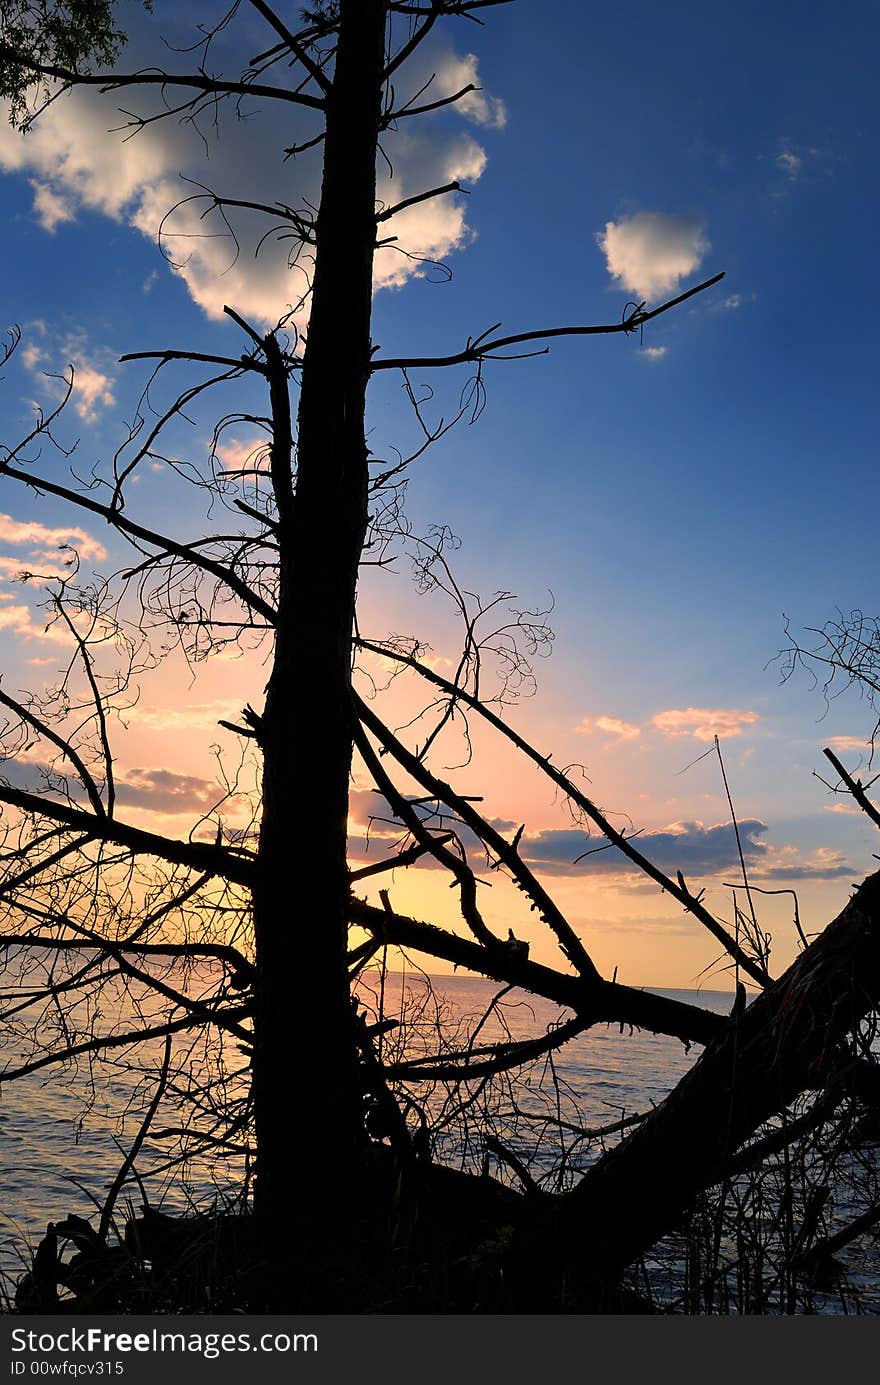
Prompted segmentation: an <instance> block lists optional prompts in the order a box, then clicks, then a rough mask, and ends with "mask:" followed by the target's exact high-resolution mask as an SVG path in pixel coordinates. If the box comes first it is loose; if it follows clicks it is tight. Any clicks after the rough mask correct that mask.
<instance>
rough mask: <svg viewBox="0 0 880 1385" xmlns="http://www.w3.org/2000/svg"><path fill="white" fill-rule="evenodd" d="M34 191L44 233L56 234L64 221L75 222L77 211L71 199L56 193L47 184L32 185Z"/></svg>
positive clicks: (36, 209) (35, 205)
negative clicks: (57, 227) (56, 230)
mask: <svg viewBox="0 0 880 1385" xmlns="http://www.w3.org/2000/svg"><path fill="white" fill-rule="evenodd" d="M31 187H32V188H33V190H34V211H35V212H36V214H37V219H38V221H39V223H40V225H41V226H42V228H43V230H44V231H48V232H49V233H50V234H54V232H55V228H56V226H58V225H59V224H60V223H61V222H63V221H75V220H76V209H75V207H74V206H73V204H72V202H71V200H70V198H68V197H63V196H62V195H61V194H60V193H58V192H55V191H54V190H53V189H52V188H50V187H49V185H48V184H47V183H35V182H32V183H31Z"/></svg>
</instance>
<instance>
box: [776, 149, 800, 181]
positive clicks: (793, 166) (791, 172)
mask: <svg viewBox="0 0 880 1385" xmlns="http://www.w3.org/2000/svg"><path fill="white" fill-rule="evenodd" d="M803 166H804V161H803V159H802V158H801V156H800V154H796V153H795V152H794V150H793V149H783V150H782V152H781V153H780V154H777V155H776V167H777V168H781V169H782V172H783V173H784V174H785V176H786V177H787V178H789V179H790V180H791V181H792V182H793V183H794V182H796V181H797V178H798V175H799V174H800V171H801V169H802V168H803Z"/></svg>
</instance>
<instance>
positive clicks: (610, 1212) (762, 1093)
mask: <svg viewBox="0 0 880 1385" xmlns="http://www.w3.org/2000/svg"><path fill="white" fill-rule="evenodd" d="M878 1002H880V873H878V874H876V875H872V876H870V877H869V878H868V879H867V880H866V881H865V882H864V883H863V884H862V885H861V886H860V888H859V889H858V891H857V892H856V894H855V895H854V896H853V898H852V899H851V900H850V901H849V903H848V904H847V906H846V908H845V909H844V910H843V911H842V913H841V914H840V915H839V916H838V917H837V918H836V919H835V920H834V921H833V922H832V923H830V924H829V925H828V927H827V928H826V929H825V930H824V932H823V933H821V934H820V935H819V937H818V938H816V940H815V941H814V942H813V943H811V945H810V946H809V947H808V948H807V949H806V950H805V951H804V952H803V953H802V954H801V956H800V957H798V959H797V960H796V961H795V962H794V963H793V964H792V966H791V967H789V969H788V971H787V972H785V974H784V975H783V976H782V977H780V979H779V980H778V981H777V982H775V984H774V985H772V986H770V987H769V988H768V989H767V990H766V991H764V992H763V993H762V994H761V995H759V996H758V997H757V999H756V1000H755V1001H754V1002H753V1003H752V1004H751V1005H750V1006H749V1008H748V1009H746V1010H744V1011H743V1012H742V1013H741V1014H738V1015H734V1016H732V1017H731V1020H730V1022H729V1024H728V1026H727V1030H726V1032H725V1033H723V1034H721V1035H719V1037H718V1038H717V1039H714V1040H713V1041H712V1042H711V1043H710V1044H709V1045H708V1047H707V1048H706V1050H705V1052H704V1053H703V1055H702V1057H701V1058H700V1059H699V1061H698V1062H697V1063H696V1064H695V1065H694V1067H693V1068H692V1069H691V1071H690V1072H689V1073H688V1074H687V1076H686V1077H685V1078H683V1080H682V1081H681V1082H679V1084H678V1085H677V1086H676V1087H675V1089H674V1090H673V1091H672V1092H671V1093H670V1095H669V1096H668V1097H667V1098H666V1100H665V1101H664V1102H662V1103H661V1104H660V1105H659V1106H658V1107H657V1109H656V1110H655V1111H653V1112H652V1113H651V1114H650V1115H649V1116H648V1118H647V1119H646V1120H644V1121H643V1122H642V1123H641V1125H639V1127H638V1128H637V1130H636V1131H635V1132H634V1133H633V1134H632V1135H630V1136H629V1137H628V1138H627V1139H626V1140H624V1141H622V1143H621V1144H620V1145H618V1146H617V1147H616V1148H615V1149H613V1150H611V1151H610V1152H609V1153H608V1154H607V1155H605V1156H604V1158H602V1159H600V1160H599V1162H598V1163H597V1164H595V1165H594V1166H593V1168H592V1169H591V1170H590V1171H589V1172H588V1173H587V1174H586V1175H585V1176H584V1178H583V1179H582V1181H581V1183H580V1184H579V1185H578V1186H577V1187H576V1188H575V1189H574V1190H573V1191H572V1192H571V1193H570V1194H568V1195H567V1196H566V1197H565V1198H563V1199H562V1200H561V1207H562V1215H561V1216H559V1217H558V1218H555V1219H554V1220H555V1221H556V1229H555V1231H554V1233H553V1234H554V1237H558V1238H559V1240H560V1241H561V1242H562V1244H563V1246H564V1254H563V1260H564V1261H567V1262H568V1264H569V1265H571V1264H573V1263H577V1264H579V1265H580V1267H581V1268H582V1269H583V1267H584V1266H586V1268H587V1273H588V1274H589V1275H591V1276H592V1277H594V1278H595V1280H596V1282H597V1283H605V1284H611V1283H614V1282H616V1281H617V1280H618V1279H619V1277H620V1275H621V1274H622V1273H623V1271H624V1270H625V1269H626V1267H627V1266H628V1265H630V1264H631V1263H632V1261H633V1260H634V1259H636V1257H637V1256H638V1255H639V1254H641V1253H642V1252H643V1251H646V1250H648V1249H649V1248H650V1247H651V1246H652V1245H654V1244H656V1242H657V1241H658V1240H659V1239H660V1238H661V1237H662V1236H663V1235H665V1234H667V1233H668V1232H669V1231H670V1230H672V1229H673V1227H674V1226H675V1225H676V1224H677V1222H678V1221H679V1220H680V1218H681V1216H682V1215H683V1213H684V1212H685V1211H686V1210H687V1208H688V1207H689V1206H691V1205H692V1204H693V1202H694V1200H695V1199H696V1197H697V1196H698V1194H699V1193H700V1192H702V1191H703V1190H704V1189H706V1188H709V1187H711V1186H712V1185H713V1184H715V1183H717V1182H719V1181H720V1180H721V1179H722V1178H723V1177H724V1174H725V1170H726V1168H727V1165H728V1163H729V1161H730V1159H731V1156H732V1155H733V1153H734V1151H735V1150H736V1149H737V1148H738V1146H740V1145H741V1144H742V1143H743V1141H744V1140H747V1139H748V1138H749V1137H750V1136H751V1135H752V1134H753V1132H754V1131H755V1130H756V1129H757V1127H758V1126H759V1125H761V1124H762V1122H764V1121H766V1120H768V1119H769V1118H770V1117H771V1116H772V1115H774V1114H776V1113H778V1112H781V1111H782V1110H784V1109H785V1107H786V1106H787V1105H789V1104H790V1103H791V1102H792V1101H793V1100H794V1099H795V1097H796V1096H798V1094H799V1093H801V1092H803V1091H805V1090H808V1089H812V1088H821V1087H823V1086H825V1085H826V1084H827V1083H828V1082H829V1081H845V1080H846V1066H847V1059H846V1054H845V1051H844V1049H843V1045H844V1043H845V1041H846V1039H847V1036H848V1035H849V1034H851V1033H852V1031H853V1030H854V1029H855V1028H856V1027H857V1026H858V1024H859V1021H860V1020H861V1019H862V1018H863V1017H864V1016H865V1015H866V1014H867V1013H868V1012H869V1011H870V1010H872V1009H875V1008H876V1007H877V1005H878ZM560 1228H561V1229H560Z"/></svg>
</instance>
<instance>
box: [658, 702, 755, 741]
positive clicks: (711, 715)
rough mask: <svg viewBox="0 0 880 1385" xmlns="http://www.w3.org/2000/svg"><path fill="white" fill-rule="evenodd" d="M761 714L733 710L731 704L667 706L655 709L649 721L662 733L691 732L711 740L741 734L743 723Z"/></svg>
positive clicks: (749, 722) (699, 739)
mask: <svg viewBox="0 0 880 1385" xmlns="http://www.w3.org/2000/svg"><path fill="white" fill-rule="evenodd" d="M760 720H761V718H760V716H759V715H758V713H757V712H748V711H737V710H736V709H735V708H733V707H680V708H676V707H671V708H669V710H668V711H665V712H656V713H655V714H654V716H652V718H651V725H652V726H653V727H655V728H656V730H658V731H660V732H661V733H662V734H663V735H664V736H693V737H694V739H695V740H698V741H712V740H714V739H715V737H716V736H721V737H725V736H726V737H730V736H741V735H742V734H743V731H744V729H745V728H746V727H747V726H754V725H755V723H756V722H758V721H760Z"/></svg>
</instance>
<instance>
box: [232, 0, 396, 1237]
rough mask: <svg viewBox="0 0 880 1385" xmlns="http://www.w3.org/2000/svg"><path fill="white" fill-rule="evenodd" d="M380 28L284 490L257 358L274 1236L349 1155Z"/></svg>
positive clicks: (263, 1147) (329, 185)
mask: <svg viewBox="0 0 880 1385" xmlns="http://www.w3.org/2000/svg"><path fill="white" fill-rule="evenodd" d="M385 18H386V6H385V3H383V0H343V3H342V5H341V6H340V29H339V42H338V47H337V52H336V63H335V70H334V75H333V81H332V87H331V89H330V91H329V92H328V94H327V98H326V137H325V158H324V179H323V186H322V191H321V203H320V212H319V216H318V221H317V233H316V239H317V246H316V252H315V264H314V279H313V285H312V309H311V316H310V326H309V332H308V340H307V343H306V346H305V351H304V355H303V364H302V376H301V388H300V403H299V419H298V424H299V426H298V432H297V448H296V482H295V487H294V484H293V481H292V474H293V459H292V435H291V429H290V415H289V404H288V382H287V373H286V369H285V366H284V364H283V361H282V359H281V355H280V352H279V350H278V347H277V345H276V344H275V342H274V338H272V337H271V336H270V337H269V338H267V342H266V345H267V353H266V354H267V358H268V363H269V366H270V369H271V371H272V375H271V392H272V405H273V423H274V438H273V442H272V476H273V489H274V492H275V498H276V504H277V508H278V527H277V540H278V546H279V588H278V611H277V621H276V628H277V639H276V646H275V657H274V661H273V665H272V672H271V676H270V679H269V683H268V687H267V690H266V703H265V710H264V712H263V715H262V718H261V724H260V728H259V737H260V744H261V747H262V752H263V765H264V768H263V815H262V823H261V828H260V840H259V851H258V858H257V883H256V885H255V888H254V894H253V899H254V930H255V945H256V968H257V980H256V986H255V1007H254V1014H255V1034H254V1058H253V1072H254V1118H255V1133H256V1140H257V1148H258V1151H259V1152H258V1163H257V1171H256V1185H255V1203H254V1205H255V1210H256V1212H257V1215H258V1216H259V1217H261V1218H263V1219H265V1220H266V1221H267V1223H268V1224H270V1225H272V1226H274V1227H275V1228H279V1229H280V1228H281V1227H282V1226H284V1225H285V1224H288V1223H289V1221H290V1215H291V1211H290V1209H291V1206H292V1201H293V1199H292V1196H291V1194H292V1192H293V1193H294V1197H296V1196H301V1195H305V1196H307V1197H315V1198H317V1199H318V1200H319V1201H321V1202H324V1203H325V1204H326V1205H327V1206H328V1207H329V1206H331V1205H332V1204H333V1203H334V1202H335V1201H337V1200H338V1199H339V1198H343V1199H344V1198H345V1197H346V1194H347V1193H348V1192H350V1190H351V1188H352V1183H353V1181H356V1177H355V1175H356V1170H357V1166H358V1160H359V1155H360V1150H361V1148H362V1145H363V1141H364V1139H365V1136H364V1133H363V1120H362V1094H361V1090H360V1084H359V1078H358V1067H357V1057H356V1049H355V1043H354V1031H353V1027H352V1013H351V1001H350V997H349V979H348V970H347V963H346V945H347V932H348V912H347V911H348V874H347V862H346V842H347V814H348V788H349V777H350V771H351V745H352V737H351V640H352V622H353V619H354V603H355V585H356V582H357V573H358V563H359V560H360V554H361V549H362V547H363V541H364V533H365V529H366V523H367V451H366V442H365V437H364V408H365V397H366V387H367V380H368V377H369V360H370V311H371V298H372V267H373V248H374V244H375V239H376V229H375V228H376V222H375V216H376V210H375V209H376V172H375V170H376V143H377V139H378V133H379V120H380V113H381V111H380V100H381V74H382V67H383V57H384V35H385ZM309 890H311V891H312V892H313V894H312V903H311V905H310V906H309V907H308V908H307V909H306V910H304V911H303V912H302V913H301V914H299V915H298V916H297V915H295V914H293V913H292V910H291V898H292V896H293V895H295V896H296V897H297V899H302V898H304V897H305V895H306V892H307V891H309ZM316 1048H317V1052H316V1051H315V1050H316ZM304 1055H309V1057H308V1058H307V1059H306V1061H303V1059H304ZM281 1094H286V1095H287V1099H286V1100H285V1099H283V1097H282V1099H279V1098H280V1097H281Z"/></svg>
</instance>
